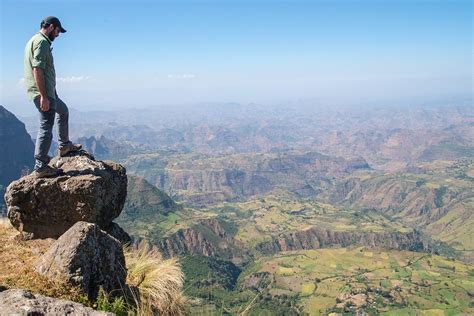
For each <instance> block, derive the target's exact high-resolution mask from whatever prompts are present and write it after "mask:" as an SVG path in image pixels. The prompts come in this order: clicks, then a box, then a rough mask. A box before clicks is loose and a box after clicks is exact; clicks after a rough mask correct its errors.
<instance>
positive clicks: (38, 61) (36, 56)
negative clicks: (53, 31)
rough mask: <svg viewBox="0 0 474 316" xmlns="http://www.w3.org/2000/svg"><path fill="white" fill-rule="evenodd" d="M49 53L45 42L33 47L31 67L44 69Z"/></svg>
mask: <svg viewBox="0 0 474 316" xmlns="http://www.w3.org/2000/svg"><path fill="white" fill-rule="evenodd" d="M48 53H49V44H48V43H47V42H46V41H40V42H38V43H37V44H36V45H34V46H33V58H32V60H31V66H32V67H33V68H35V67H38V68H42V69H45V68H46V64H47V58H48Z"/></svg>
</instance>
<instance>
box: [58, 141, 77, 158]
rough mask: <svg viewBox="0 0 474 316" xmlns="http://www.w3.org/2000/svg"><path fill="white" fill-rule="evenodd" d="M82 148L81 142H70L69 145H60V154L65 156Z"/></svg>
mask: <svg viewBox="0 0 474 316" xmlns="http://www.w3.org/2000/svg"><path fill="white" fill-rule="evenodd" d="M81 148H82V145H81V144H73V143H69V144H67V145H64V146H60V147H59V156H61V157H64V156H66V155H67V154H69V153H72V152H75V151H78V150H80V149H81Z"/></svg>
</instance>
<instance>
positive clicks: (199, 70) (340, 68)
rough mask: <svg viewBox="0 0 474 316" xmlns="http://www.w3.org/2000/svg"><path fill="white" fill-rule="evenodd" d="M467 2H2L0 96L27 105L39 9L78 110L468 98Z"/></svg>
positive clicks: (62, 82)
mask: <svg viewBox="0 0 474 316" xmlns="http://www.w3.org/2000/svg"><path fill="white" fill-rule="evenodd" d="M472 9H473V8H472V1H449V0H444V1H417V0H406V1H401V0H400V1H389V0H386V1H363V0H361V1H342V0H341V1H338V0H332V1H317V0H313V1H298V0H288V1H278V0H273V1H263V0H252V1H243V0H242V1H230V0H229V1H227V0H219V1H218V0H216V1H179V0H173V1H172V0H169V1H141V0H136V1H100V0H93V1H92V0H91V1H88V0H87V1H79V0H61V1H59V0H57V1H48V0H41V1H36V0H30V1H24V0H0V12H1V25H0V27H1V50H0V54H1V74H0V84H1V98H0V104H3V105H5V106H6V107H7V108H15V109H31V108H32V107H33V105H32V104H31V103H30V102H29V101H28V100H27V98H26V93H25V89H24V87H23V85H22V82H21V80H22V77H23V50H24V47H25V44H26V42H27V41H28V40H29V38H30V37H31V36H32V35H33V34H34V33H35V32H37V31H38V29H39V24H40V21H41V20H42V18H43V17H44V16H47V15H55V16H57V17H59V18H60V20H61V22H62V24H63V26H64V27H65V28H66V29H67V30H68V32H67V33H65V34H62V35H61V36H60V37H59V38H57V39H56V41H55V42H54V45H53V46H54V50H53V54H54V58H55V65H56V73H57V75H58V93H59V95H60V96H61V97H62V98H63V99H64V100H65V101H66V102H67V103H68V104H69V105H70V106H71V107H74V108H77V109H91V108H94V109H100V108H106V109H109V108H111V107H115V106H118V107H137V106H149V105H154V104H165V103H166V104H179V103H194V102H208V101H209V102H259V103H272V102H285V101H288V100H293V101H294V100H300V99H309V100H319V102H332V103H343V104H360V103H364V102H380V103H381V104H383V103H393V102H398V101H399V100H400V102H402V100H403V101H406V100H436V99H443V98H445V99H453V100H456V99H458V98H464V99H466V98H469V97H471V98H472V73H473V64H472V55H473V50H472V42H473V24H472V23H473V22H472V15H473V14H472V12H473V11H472Z"/></svg>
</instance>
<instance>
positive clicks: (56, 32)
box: [48, 24, 61, 42]
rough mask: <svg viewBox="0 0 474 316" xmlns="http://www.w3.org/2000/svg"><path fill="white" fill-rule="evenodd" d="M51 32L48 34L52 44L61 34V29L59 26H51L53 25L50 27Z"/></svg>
mask: <svg viewBox="0 0 474 316" xmlns="http://www.w3.org/2000/svg"><path fill="white" fill-rule="evenodd" d="M49 31H50V32H49V33H48V38H49V39H50V40H51V42H52V41H54V39H55V38H56V37H58V36H59V34H60V33H61V28H60V27H58V26H54V25H52V24H51V25H50V26H49Z"/></svg>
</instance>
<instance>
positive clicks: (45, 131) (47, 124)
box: [33, 97, 56, 170]
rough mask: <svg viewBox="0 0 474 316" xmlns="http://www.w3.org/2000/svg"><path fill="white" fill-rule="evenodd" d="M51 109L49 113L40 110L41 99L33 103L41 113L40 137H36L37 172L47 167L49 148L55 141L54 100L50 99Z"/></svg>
mask: <svg viewBox="0 0 474 316" xmlns="http://www.w3.org/2000/svg"><path fill="white" fill-rule="evenodd" d="M49 101H50V109H49V111H46V112H43V111H41V109H40V98H39V97H38V98H36V99H35V100H34V101H33V102H34V103H35V105H36V108H37V109H38V111H39V119H40V126H39V130H38V136H37V137H36V146H35V161H36V163H35V170H38V169H39V168H42V167H45V166H47V165H48V163H49V161H50V159H51V158H50V157H49V155H48V152H49V148H50V147H51V141H52V139H53V125H54V116H55V113H56V112H55V109H54V100H53V99H49Z"/></svg>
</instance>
